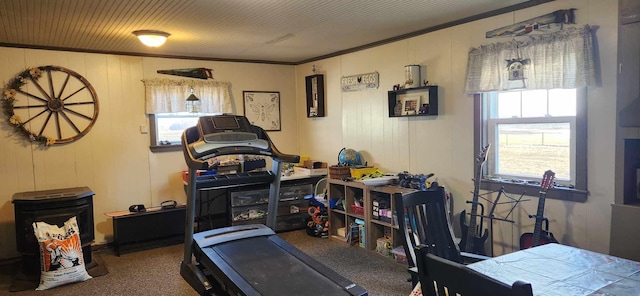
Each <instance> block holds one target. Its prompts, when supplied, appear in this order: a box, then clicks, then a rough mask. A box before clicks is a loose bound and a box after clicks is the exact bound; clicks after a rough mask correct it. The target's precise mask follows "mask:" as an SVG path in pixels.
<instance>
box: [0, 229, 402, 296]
mask: <svg viewBox="0 0 640 296" xmlns="http://www.w3.org/2000/svg"><path fill="white" fill-rule="evenodd" d="M279 236H280V237H282V238H283V239H284V240H286V241H288V242H289V243H291V244H292V245H294V246H296V247H297V248H299V249H300V250H302V251H304V252H305V253H307V254H308V255H310V256H311V257H313V258H315V259H316V260H318V261H320V262H322V263H323V264H325V265H327V266H328V267H329V268H331V269H333V270H335V271H336V272H338V273H339V274H341V275H342V276H344V277H346V278H348V279H350V280H351V281H353V282H355V283H356V284H358V285H360V286H362V287H364V288H365V289H366V290H367V291H368V292H369V295H373V296H377V295H380V296H382V295H384V296H387V295H389V296H392V295H409V293H410V292H411V286H410V284H409V283H408V282H406V279H407V278H408V273H407V272H406V269H405V267H404V266H403V265H401V264H397V263H395V262H394V261H393V260H391V259H387V258H384V257H382V256H380V255H377V254H376V253H374V252H371V251H366V250H364V249H361V248H359V247H356V246H354V247H349V246H348V245H347V244H345V243H342V242H339V241H336V240H332V239H322V238H314V237H310V236H308V235H306V233H305V232H304V231H303V230H301V231H292V232H286V233H280V234H279ZM93 256H94V258H97V261H99V264H100V265H101V268H105V269H106V271H108V273H106V274H104V272H103V274H104V275H102V276H96V277H94V278H93V279H90V280H88V281H85V282H81V283H74V284H70V285H66V286H61V287H57V288H54V289H51V290H47V291H21V292H9V288H10V286H11V283H12V279H14V277H15V274H14V273H15V271H16V265H17V264H13V265H5V266H0V295H15V296H23V295H42V296H44V295H65V296H66V295H69V296H71V295H79V296H80V295H82V296H85V295H197V293H195V291H194V290H193V289H192V288H191V286H189V284H187V283H186V282H185V281H184V279H183V278H182V277H181V276H180V272H179V270H180V262H181V261H182V256H183V248H182V245H174V246H168V247H161V248H155V249H150V250H144V251H139V252H132V253H127V254H122V255H121V256H120V257H118V256H116V255H115V254H114V253H113V251H112V250H111V249H108V248H104V249H101V250H98V251H94V255H93Z"/></svg>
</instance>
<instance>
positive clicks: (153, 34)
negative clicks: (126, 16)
mask: <svg viewBox="0 0 640 296" xmlns="http://www.w3.org/2000/svg"><path fill="white" fill-rule="evenodd" d="M132 33H133V35H136V36H137V37H138V39H140V42H142V44H144V45H146V46H149V47H158V46H160V45H162V44H164V42H165V41H167V37H169V36H171V34H169V33H167V32H163V31H156V30H138V31H133V32H132Z"/></svg>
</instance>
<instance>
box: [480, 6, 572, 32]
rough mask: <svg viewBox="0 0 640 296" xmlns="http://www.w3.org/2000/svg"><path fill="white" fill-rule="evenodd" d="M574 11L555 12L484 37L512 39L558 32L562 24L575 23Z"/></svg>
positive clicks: (500, 29) (503, 28)
mask: <svg viewBox="0 0 640 296" xmlns="http://www.w3.org/2000/svg"><path fill="white" fill-rule="evenodd" d="M575 10H576V9H575V8H571V9H562V10H556V11H554V12H552V13H548V14H545V15H541V16H539V17H535V18H532V19H528V20H526V21H522V22H519V23H515V24H513V25H508V26H505V27H502V28H498V29H495V30H491V31H488V32H487V33H486V36H485V37H486V38H493V37H514V36H523V35H527V34H536V33H537V34H544V33H550V32H555V31H560V30H562V28H563V25H564V24H575V23H576V17H575V13H574V11H575Z"/></svg>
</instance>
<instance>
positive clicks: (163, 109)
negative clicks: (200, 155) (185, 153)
mask: <svg viewBox="0 0 640 296" xmlns="http://www.w3.org/2000/svg"><path fill="white" fill-rule="evenodd" d="M143 82H144V85H145V104H146V106H145V109H146V110H145V111H146V113H147V114H148V115H149V127H150V142H151V143H150V144H151V145H150V146H151V151H152V152H160V151H180V150H181V149H182V148H181V146H180V141H181V137H182V132H183V131H184V130H185V129H186V128H188V127H192V126H195V125H196V124H197V122H198V118H199V117H200V116H206V115H214V114H220V113H232V103H231V95H230V87H231V84H230V83H229V82H221V81H195V80H169V79H150V80H143ZM192 94H193V95H195V96H196V97H198V98H199V100H200V108H201V112H203V113H189V112H187V111H188V110H187V108H186V99H187V97H189V96H190V95H192Z"/></svg>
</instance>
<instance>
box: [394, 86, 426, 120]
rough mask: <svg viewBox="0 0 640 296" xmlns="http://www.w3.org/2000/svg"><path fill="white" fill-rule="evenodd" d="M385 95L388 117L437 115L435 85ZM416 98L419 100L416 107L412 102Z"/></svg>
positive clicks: (395, 91)
mask: <svg viewBox="0 0 640 296" xmlns="http://www.w3.org/2000/svg"><path fill="white" fill-rule="evenodd" d="M387 94H388V106H389V109H388V110H389V117H416V116H434V115H438V86H437V85H429V86H421V87H415V88H405V89H400V90H391V91H389V92H388V93H387ZM416 98H417V99H419V103H418V104H417V106H416V105H415V103H413V102H414V101H412V99H416ZM398 104H399V106H397V105H398Z"/></svg>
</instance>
